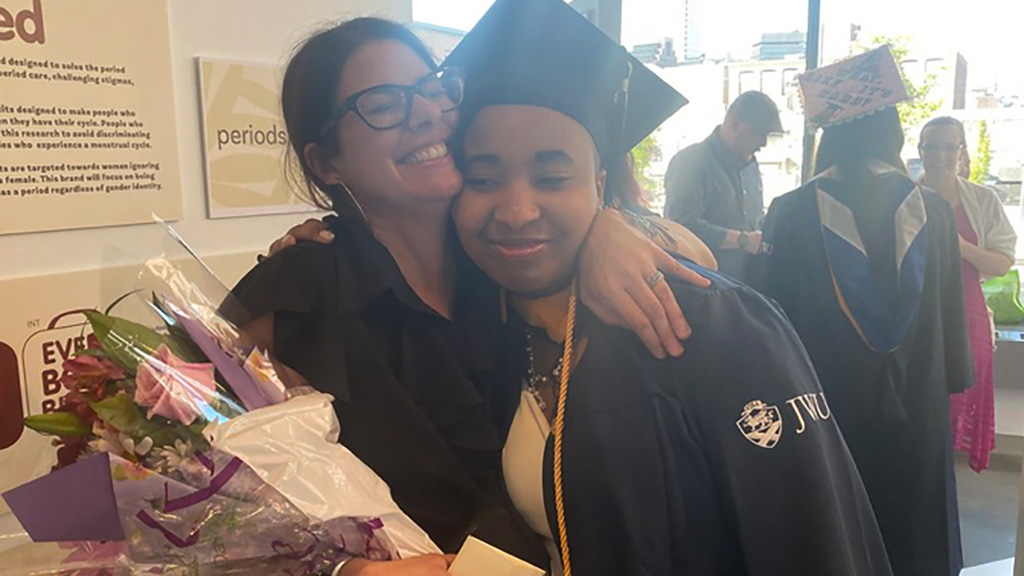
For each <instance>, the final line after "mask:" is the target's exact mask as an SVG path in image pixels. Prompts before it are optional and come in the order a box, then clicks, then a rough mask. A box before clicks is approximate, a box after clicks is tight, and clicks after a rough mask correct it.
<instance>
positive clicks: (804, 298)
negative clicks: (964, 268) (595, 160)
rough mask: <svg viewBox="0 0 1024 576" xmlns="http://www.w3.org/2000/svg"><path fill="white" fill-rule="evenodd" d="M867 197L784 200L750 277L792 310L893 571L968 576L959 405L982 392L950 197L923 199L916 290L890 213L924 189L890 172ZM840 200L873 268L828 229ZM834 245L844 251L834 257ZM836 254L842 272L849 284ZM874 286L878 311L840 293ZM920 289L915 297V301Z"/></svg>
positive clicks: (853, 294)
mask: <svg viewBox="0 0 1024 576" xmlns="http://www.w3.org/2000/svg"><path fill="white" fill-rule="evenodd" d="M819 183H820V184H821V190H822V194H824V196H822V197H821V198H819V196H818V195H819V192H818V184H819ZM868 188H869V192H858V191H855V190H852V189H851V188H850V187H849V186H847V185H845V184H843V183H842V182H839V181H837V180H834V179H829V178H822V179H818V180H815V181H812V182H810V183H808V184H807V185H806V186H804V187H803V188H800V189H798V190H796V191H793V192H790V193H788V194H786V195H784V196H782V197H780V198H778V199H776V200H775V201H774V202H773V203H772V206H771V208H770V210H769V212H768V216H767V219H766V222H765V230H764V244H763V246H762V252H763V253H762V255H761V256H760V257H759V259H760V261H759V262H758V263H757V270H756V272H755V273H754V274H753V275H752V279H751V280H752V283H753V284H754V285H755V287H757V288H759V289H760V290H761V291H763V292H764V293H765V294H767V295H768V296H770V297H772V298H774V299H775V300H776V301H777V302H778V303H779V304H780V305H781V306H782V308H783V309H784V310H785V312H786V314H787V315H788V316H789V318H790V320H791V321H792V323H793V325H794V327H795V328H796V330H797V332H798V333H799V334H800V337H801V338H802V340H803V342H804V345H805V346H806V347H807V351H808V353H809V354H810V357H811V360H812V361H813V363H814V367H815V369H816V371H817V373H818V377H819V379H820V380H821V385H822V388H824V390H825V392H826V393H827V394H828V398H829V406H830V407H831V408H832V411H833V413H834V414H835V417H836V420H837V421H838V422H839V425H840V427H841V428H842V430H843V435H844V436H845V438H846V441H847V444H848V445H849V447H850V451H851V452H852V454H853V457H854V460H855V461H856V462H857V466H858V468H859V469H860V473H861V476H862V478H863V480H864V485H865V487H866V488H867V491H868V494H869V496H870V498H871V502H872V504H873V506H874V510H875V515H876V517H877V518H878V523H879V526H880V528H881V530H882V535H883V537H884V538H885V543H886V547H887V548H888V552H889V557H890V560H891V563H892V567H893V572H894V573H895V574H896V575H897V576H938V575H943V574H959V571H960V568H961V565H962V560H961V553H960V538H959V524H958V519H957V512H956V487H955V477H954V476H953V470H952V465H953V464H952V457H951V451H950V430H949V394H950V393H953V392H959V391H962V390H963V389H964V388H965V387H966V386H968V385H969V384H970V382H971V379H972V368H971V359H970V352H969V348H968V342H967V331H966V329H965V318H964V301H963V288H962V286H961V282H960V251H959V245H958V243H957V231H956V226H955V221H954V218H953V213H952V210H951V209H950V207H949V205H948V204H947V203H946V202H945V201H944V200H942V198H940V197H939V196H938V195H936V194H934V193H931V192H928V191H921V192H920V197H921V198H922V199H923V207H924V215H925V216H926V220H927V223H926V224H925V225H924V227H923V228H922V232H923V234H924V236H923V237H922V236H919V237H918V240H917V241H915V242H921V245H920V246H918V247H917V248H915V247H914V245H911V249H910V250H909V251H908V254H910V253H912V252H915V251H916V252H918V256H919V258H918V259H919V260H921V259H922V258H923V261H920V262H918V264H917V267H918V272H916V274H920V275H921V276H920V277H919V278H917V280H916V281H915V280H914V279H913V278H911V277H908V276H906V274H905V273H906V271H907V270H910V269H912V268H913V267H912V266H907V265H904V266H902V268H900V269H899V271H897V265H896V262H897V258H894V257H893V246H892V238H893V237H894V234H895V233H896V232H897V230H896V229H895V220H894V217H893V213H892V212H891V211H889V210H887V209H885V208H884V206H885V205H886V202H888V200H887V199H888V198H890V197H896V198H900V197H905V196H906V195H907V194H908V191H910V190H913V189H914V184H913V183H912V182H911V181H910V180H909V179H908V178H907V177H906V176H904V175H902V174H901V173H899V172H896V171H894V170H890V171H888V172H885V173H881V174H876V175H875V176H874V177H873V180H872V181H871V182H870V185H869V187H868ZM858 194H859V195H860V196H863V197H858ZM868 195H870V197H867V196H868ZM830 198H831V199H835V200H837V201H839V202H840V203H841V204H842V205H843V206H846V207H848V208H849V211H850V213H851V214H852V216H853V220H852V222H850V226H853V227H854V228H856V229H857V230H858V231H859V232H851V231H849V230H847V232H843V235H844V236H847V237H848V239H849V238H852V237H853V236H859V237H860V238H857V239H856V241H859V242H862V243H863V245H864V246H862V247H861V249H862V250H864V251H866V254H867V256H868V258H867V259H868V260H869V263H867V264H864V263H863V259H862V258H860V257H856V258H854V259H853V260H852V261H850V260H843V261H838V260H836V259H837V258H841V257H843V254H842V253H841V252H842V250H844V249H848V246H846V247H845V248H844V247H843V246H844V245H846V244H847V243H846V242H845V241H843V242H839V243H838V244H836V242H837V237H836V236H835V235H833V234H832V233H831V232H829V235H828V236H826V235H825V232H824V231H823V225H822V220H823V219H826V220H827V219H828V218H827V217H826V216H822V215H821V214H820V213H819V202H820V201H827V202H831V200H830ZM833 206H834V205H833ZM840 211H843V212H845V210H844V209H842V208H840ZM847 220H848V221H849V218H847ZM829 226H830V227H832V226H833V224H829ZM834 228H836V229H840V228H842V225H840V224H837V225H835V226H834ZM847 228H849V226H848V227H847ZM830 230H831V228H830ZM826 240H827V241H828V242H832V243H833V244H830V245H831V246H833V251H832V252H831V253H830V252H829V251H828V250H827V249H826ZM896 252H897V253H900V252H901V251H899V250H897V251H896ZM830 256H831V257H832V259H833V260H835V265H836V266H843V268H838V269H837V273H838V276H837V279H836V281H834V280H833V275H832V273H831V272H830ZM847 262H853V264H848V263H847ZM860 265H865V266H866V268H865V269H864V270H862V272H863V275H862V276H861V277H860V278H859V279H858V278H848V277H845V276H849V275H850V274H849V273H850V272H851V270H853V267H854V266H860ZM854 271H855V270H854ZM864 278H872V279H873V280H872V281H871V282H870V284H871V289H877V290H879V294H880V299H879V300H877V301H872V299H871V298H864V294H858V293H857V290H856V285H855V284H856V283H855V282H854V286H853V288H852V289H850V290H847V291H846V292H843V291H842V290H839V289H837V286H839V285H840V284H838V283H839V282H847V281H853V280H863V279H864ZM915 282H917V284H915ZM917 285H919V286H920V288H919V290H917V291H916V292H914V291H913V290H907V289H910V288H914V287H915V286H917ZM861 288H864V287H861ZM887 290H888V292H887ZM894 290H895V292H893V291H894ZM839 294H843V298H842V300H840V297H839ZM883 296H884V298H883ZM854 309H860V310H862V311H865V313H864V314H861V316H860V317H859V318H857V317H856V316H855V320H854V322H851V320H850V316H848V315H847V313H846V311H849V310H854ZM855 322H856V323H855ZM862 334H863V337H862ZM869 342H872V344H869Z"/></svg>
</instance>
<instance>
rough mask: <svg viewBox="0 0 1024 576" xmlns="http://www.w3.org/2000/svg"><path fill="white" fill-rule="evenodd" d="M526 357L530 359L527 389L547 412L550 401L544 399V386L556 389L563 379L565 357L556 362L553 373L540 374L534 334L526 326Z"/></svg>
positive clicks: (541, 408)
mask: <svg viewBox="0 0 1024 576" xmlns="http://www.w3.org/2000/svg"><path fill="white" fill-rule="evenodd" d="M526 357H527V358H528V359H529V362H530V365H529V367H528V371H527V373H526V391H527V392H529V393H530V395H531V396H533V399H534V401H536V402H537V406H538V407H539V408H540V410H541V412H545V413H546V412H547V410H548V403H547V401H546V400H544V395H543V394H541V391H540V390H541V387H542V386H551V387H552V389H554V387H555V385H556V384H558V383H560V382H561V379H562V362H563V360H565V358H560V359H559V360H558V363H557V364H555V368H554V369H553V370H552V371H551V375H550V376H548V375H547V374H540V373H538V372H537V359H536V357H535V355H534V352H533V335H532V334H531V333H530V329H529V327H527V328H526Z"/></svg>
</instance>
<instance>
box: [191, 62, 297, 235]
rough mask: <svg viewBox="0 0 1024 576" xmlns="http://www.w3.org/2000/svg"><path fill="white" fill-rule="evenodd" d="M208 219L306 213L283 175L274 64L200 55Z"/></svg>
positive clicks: (284, 148)
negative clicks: (226, 59) (219, 58)
mask: <svg viewBox="0 0 1024 576" xmlns="http://www.w3.org/2000/svg"><path fill="white" fill-rule="evenodd" d="M198 66H199V79H200V80H199V84H200V90H201V92H202V103H203V104H202V107H203V138H204V142H205V148H206V149H205V152H206V191H207V205H208V208H209V215H210V218H230V217H236V216H252V215H257V214H285V213H294V212H310V211H313V210H315V208H314V207H313V206H311V205H309V204H307V203H306V202H305V201H304V200H302V199H301V198H300V197H298V196H297V195H295V194H294V193H293V192H292V187H291V186H289V179H288V178H286V176H285V170H287V169H288V166H287V164H286V162H285V158H286V155H287V154H288V134H287V133H286V132H285V125H284V119H283V118H282V117H281V106H280V101H281V97H280V75H281V73H282V72H281V70H280V68H279V67H278V66H275V65H270V64H249V63H243V62H236V61H225V60H214V59H208V58H200V59H199V62H198Z"/></svg>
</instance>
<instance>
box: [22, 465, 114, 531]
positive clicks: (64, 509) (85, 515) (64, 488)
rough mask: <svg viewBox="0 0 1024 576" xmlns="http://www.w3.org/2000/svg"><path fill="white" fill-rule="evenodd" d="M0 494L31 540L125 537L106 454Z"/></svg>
mask: <svg viewBox="0 0 1024 576" xmlns="http://www.w3.org/2000/svg"><path fill="white" fill-rule="evenodd" d="M3 498H4V500H5V501H6V502H7V505H8V506H10V507H11V511H12V512H14V515H15V516H16V517H17V518H18V521H19V522H21V525H22V526H23V527H24V528H25V531H26V532H28V535H29V536H31V537H32V540H33V541H35V542H62V541H68V540H124V529H123V528H122V526H121V519H120V517H119V515H118V510H117V500H115V498H114V488H113V484H112V482H111V477H110V455H109V454H105V453H104V454H97V455H96V456H93V457H91V458H88V459H86V460H82V461H81V462H78V463H75V464H73V465H71V466H68V467H67V468H62V469H60V470H57V471H55V472H51V473H49V474H47V475H46V476H43V477H41V478H38V479H36V480H33V481H31V482H28V483H26V484H22V485H21V486H18V487H17V488H14V489H13V490H10V491H8V492H5V493H4V494H3Z"/></svg>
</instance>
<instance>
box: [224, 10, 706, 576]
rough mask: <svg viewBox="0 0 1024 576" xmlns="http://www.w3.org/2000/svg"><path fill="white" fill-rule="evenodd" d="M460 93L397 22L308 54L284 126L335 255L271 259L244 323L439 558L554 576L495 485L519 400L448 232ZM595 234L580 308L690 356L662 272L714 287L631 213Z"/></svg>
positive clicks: (361, 565) (257, 272)
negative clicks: (478, 545) (466, 557)
mask: <svg viewBox="0 0 1024 576" xmlns="http://www.w3.org/2000/svg"><path fill="white" fill-rule="evenodd" d="M462 87H463V81H462V78H461V76H460V74H459V72H458V71H457V70H450V69H445V68H440V69H439V68H438V67H437V66H436V65H435V63H434V61H433V59H432V58H431V56H430V54H429V52H428V50H427V49H426V47H425V46H424V45H423V43H422V42H421V41H420V40H419V39H418V38H417V37H416V36H415V34H413V33H412V32H411V31H409V30H408V29H406V28H404V27H403V26H401V25H399V24H396V23H393V22H389V21H386V20H380V19H375V18H360V19H356V20H352V21H349V22H345V23H343V24H340V25H338V26H335V27H333V28H330V29H328V30H325V31H323V32H320V33H318V34H316V35H314V36H313V37H311V38H310V39H309V40H308V41H306V42H305V43H304V44H303V45H302V46H301V47H300V49H299V50H298V51H297V52H296V54H295V55H294V56H293V58H292V59H291V61H290V63H289V65H288V68H287V70H286V73H285V76H284V81H283V93H282V107H283V112H284V118H285V124H286V127H287V131H288V136H289V141H290V142H291V146H292V149H293V151H294V153H295V158H296V159H297V161H298V163H299V166H300V168H301V174H302V177H303V180H304V182H303V184H304V188H305V190H306V191H308V193H309V195H310V197H311V200H312V201H313V202H314V203H316V204H317V205H318V206H320V207H322V208H325V209H328V210H331V211H333V212H334V213H335V216H333V217H332V218H330V219H329V220H328V229H327V230H325V232H327V233H328V234H327V235H329V236H331V237H333V238H335V241H333V242H330V243H327V244H317V243H301V244H298V245H296V246H294V247H289V248H287V249H284V250H281V251H279V252H278V253H276V254H274V255H273V256H271V257H270V258H268V259H266V260H264V261H263V262H262V263H261V264H260V265H258V266H257V267H256V268H255V269H254V270H253V271H251V272H250V273H249V274H248V275H247V276H246V277H245V278H244V279H243V280H242V281H241V282H240V284H239V285H238V286H237V287H236V288H235V291H234V292H235V294H236V295H237V296H238V298H239V300H240V304H241V305H242V306H243V307H244V308H245V311H246V316H245V317H241V315H239V317H236V320H237V321H238V323H239V325H240V326H242V329H243V331H244V332H245V333H246V334H247V335H249V336H250V337H252V338H253V340H254V341H255V343H257V344H258V345H261V346H264V347H267V348H269V349H270V350H271V351H272V352H273V354H274V355H275V357H276V358H277V359H278V360H279V361H280V362H281V363H282V364H284V365H285V366H287V368H285V367H282V373H283V374H284V376H285V378H286V379H287V380H289V382H288V383H289V384H291V385H296V384H304V383H308V384H309V385H311V386H313V387H314V388H316V389H319V390H322V391H324V392H328V393H330V394H332V395H333V396H334V397H335V409H336V411H337V413H338V416H339V419H340V421H341V424H342V427H343V433H342V436H341V441H342V442H343V443H344V444H345V445H346V446H347V447H348V448H350V449H351V450H352V451H353V452H354V453H355V454H356V455H357V456H359V457H360V458H361V459H362V460H363V461H364V462H365V463H366V464H368V465H369V466H370V467H371V468H373V469H374V470H375V471H376V472H377V473H378V474H379V475H380V476H381V477H382V478H383V479H384V480H385V481H386V482H387V483H388V485H389V486H390V488H391V491H392V495H393V496H394V499H395V501H396V502H397V503H398V504H399V506H401V507H402V509H403V510H404V511H405V512H406V513H407V514H408V515H409V516H410V517H412V518H413V520H415V521H416V522H417V523H418V524H419V525H420V526H422V527H423V528H424V529H425V530H426V531H427V532H428V534H429V535H430V536H431V537H432V538H433V540H434V541H435V542H436V543H437V544H438V545H439V546H440V547H441V549H442V550H444V551H445V552H455V551H457V550H458V549H459V547H460V546H461V544H462V542H463V540H464V539H465V538H466V536H467V534H470V533H473V534H474V535H477V536H479V537H481V538H482V539H484V540H485V541H488V542H490V543H492V544H494V545H496V546H498V547H499V548H502V549H504V550H506V551H507V552H509V553H511V554H514V555H516V556H519V557H520V558H523V559H524V560H527V561H532V562H534V563H537V564H541V565H543V564H544V563H546V560H547V555H546V553H545V551H544V549H543V546H542V545H541V544H540V543H539V542H538V541H537V540H536V538H535V537H534V536H533V535H532V534H531V533H530V532H529V529H528V528H526V527H525V525H524V524H523V522H522V520H520V519H519V517H518V516H517V515H516V514H515V512H514V509H513V507H512V506H511V504H510V503H508V499H507V496H506V495H505V492H504V489H503V486H502V484H501V474H500V465H501V448H502V444H503V441H504V438H503V437H502V435H501V434H500V433H499V431H498V430H499V429H498V426H497V425H496V422H497V421H500V420H501V419H502V418H504V417H506V412H507V411H508V410H512V411H514V410H515V405H516V403H517V402H518V391H517V390H502V389H499V388H496V387H493V386H490V385H489V383H490V382H492V381H493V375H494V374H495V373H496V372H497V361H496V342H497V333H496V328H497V327H496V326H495V325H494V324H496V318H497V311H496V310H493V308H489V309H488V311H490V312H493V313H490V314H482V313H481V312H480V311H481V310H482V309H481V308H480V306H479V305H478V304H477V300H478V297H480V296H482V295H481V294H480V290H478V289H477V288H476V286H475V284H474V279H473V278H472V277H471V274H472V268H471V267H469V266H465V265H463V263H462V262H461V258H462V257H461V254H460V252H459V250H458V245H457V243H456V242H455V240H454V237H453V234H452V233H450V231H449V207H450V205H451V202H452V199H453V198H454V197H455V195H456V194H457V193H458V192H459V190H460V188H461V186H462V177H461V175H460V174H459V172H458V171H457V170H456V168H455V165H454V163H453V161H452V157H451V155H450V153H449V151H448V144H447V143H448V140H449V138H450V137H451V136H452V133H453V130H454V128H455V125H456V122H457V114H456V108H457V107H458V105H459V103H460V102H461V100H462ZM600 220H601V221H600V222H599V223H598V224H596V225H595V227H594V229H593V230H592V233H591V234H590V235H589V240H588V246H589V247H591V248H592V249H593V250H594V252H595V253H596V254H600V255H601V258H600V260H599V261H598V260H597V259H596V258H595V257H591V258H587V257H585V258H584V260H583V264H582V265H583V268H584V270H588V269H589V276H588V277H585V278H584V280H583V283H584V287H585V289H588V290H589V292H588V294H589V296H586V295H585V298H589V299H590V300H591V301H592V302H593V303H594V305H595V307H598V308H600V309H603V310H605V311H607V312H608V314H609V315H610V316H611V317H613V318H615V319H616V320H617V323H619V324H629V325H636V326H638V330H639V331H640V332H642V333H643V335H645V336H646V337H647V341H648V343H649V344H650V345H652V346H657V348H656V350H655V351H656V352H657V353H658V355H661V356H664V355H666V354H672V355H679V354H681V353H682V348H681V345H680V343H679V338H680V337H681V338H685V337H686V336H688V333H689V328H688V326H686V324H685V320H684V319H683V317H682V313H681V312H679V309H678V305H677V304H676V303H675V299H674V297H673V296H672V293H671V290H669V288H668V285H667V283H666V282H665V281H664V280H663V278H664V275H663V274H661V272H659V269H661V270H663V271H664V273H666V274H673V275H677V276H682V277H683V278H688V279H691V280H692V281H693V282H695V283H699V284H701V285H706V281H705V280H703V279H702V278H700V277H699V276H698V275H697V274H696V273H693V272H692V271H690V270H688V269H685V268H683V267H682V266H681V265H679V264H678V263H677V262H676V261H675V260H674V259H673V258H672V257H670V256H669V255H668V254H667V253H664V252H663V251H661V250H660V249H658V248H657V247H656V246H655V245H654V244H653V243H652V242H651V241H650V240H649V239H648V238H646V237H645V236H642V235H640V234H639V233H637V232H635V231H634V230H633V229H632V228H630V227H629V226H628V225H627V224H626V223H625V219H624V218H622V217H621V216H616V215H615V214H613V213H610V212H609V213H606V214H603V215H602V216H601V218H600ZM680 240H682V241H686V240H687V238H686V237H682V238H680ZM689 252H691V253H693V254H695V255H696V256H698V259H699V257H700V256H701V255H703V254H704V253H703V252H698V251H696V250H690V251H689ZM705 261H706V260H705ZM655 273H658V274H659V277H658V279H657V281H654V282H648V281H646V280H645V279H649V278H651V277H652V276H653V275H654V274H655ZM588 278H590V279H588ZM594 279H596V280H594ZM673 307H674V308H673ZM641 308H643V310H646V313H645V312H644V311H642V310H641ZM666 310H669V312H668V313H666ZM638 317H642V319H643V320H644V321H646V323H647V324H646V326H640V323H639V321H638V320H637V318H638ZM492 320H494V322H492ZM651 340H653V342H654V344H651ZM661 342H665V344H664V345H663V344H660V343H661ZM447 566H448V559H447V558H444V557H440V556H436V557H424V558H414V559H410V560H401V561H396V562H387V563H379V564H378V563H370V562H366V561H363V560H359V561H353V562H350V563H348V564H346V565H345V566H344V567H343V568H342V569H341V570H340V574H341V575H343V576H350V575H353V574H363V575H364V576H366V575H370V574H376V575H385V574H388V575H399V574H416V575H418V576H430V575H435V574H436V575H441V574H445V573H446V572H447Z"/></svg>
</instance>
